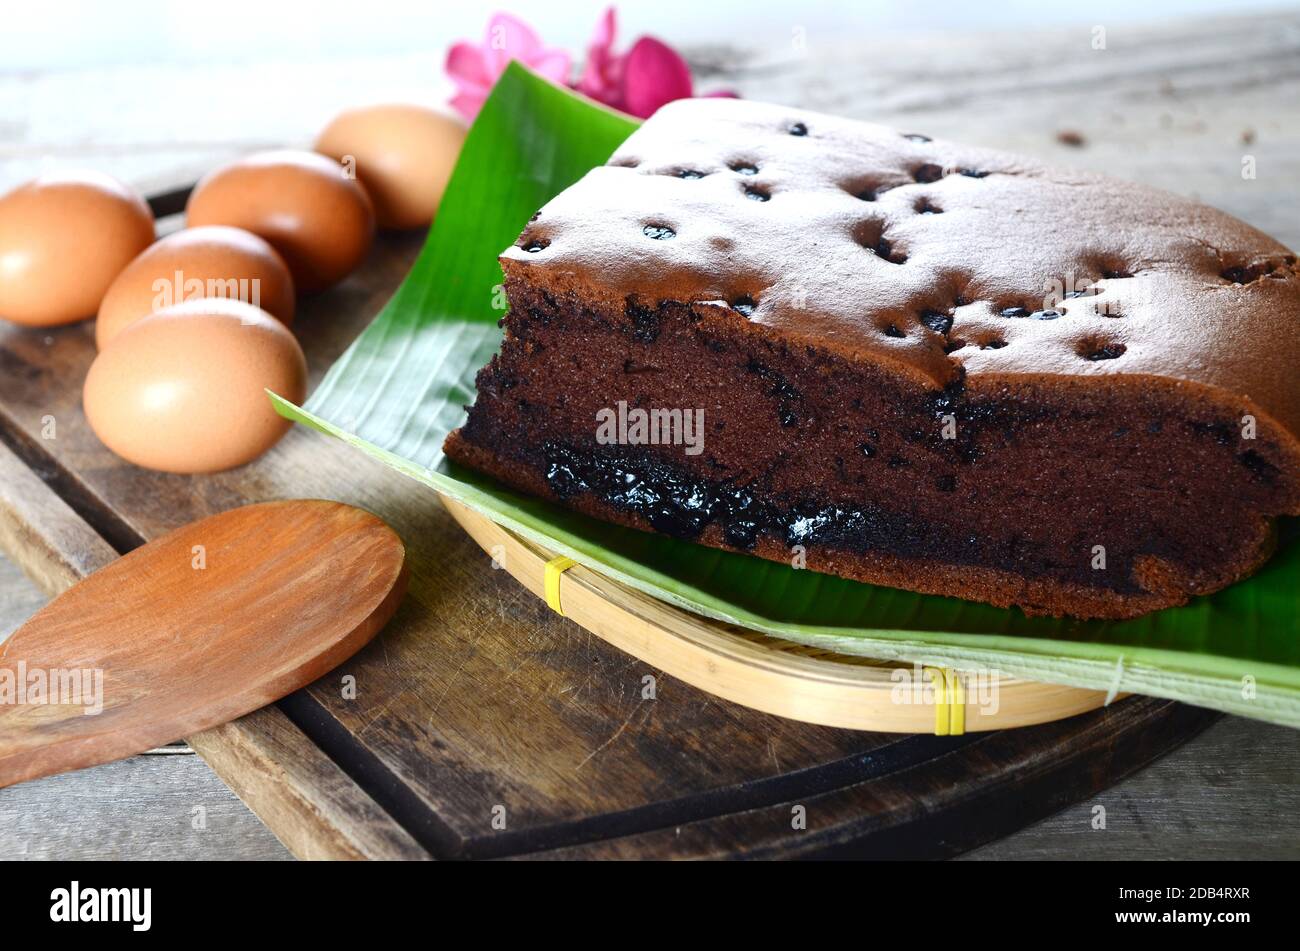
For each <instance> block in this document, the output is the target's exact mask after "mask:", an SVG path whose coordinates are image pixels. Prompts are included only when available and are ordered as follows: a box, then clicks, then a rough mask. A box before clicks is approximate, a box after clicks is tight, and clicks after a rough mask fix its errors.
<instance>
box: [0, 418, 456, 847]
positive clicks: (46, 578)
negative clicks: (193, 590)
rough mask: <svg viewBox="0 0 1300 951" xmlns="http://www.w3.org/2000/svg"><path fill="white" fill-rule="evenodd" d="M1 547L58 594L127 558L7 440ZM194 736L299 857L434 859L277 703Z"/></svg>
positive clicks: (1, 467) (1, 465)
mask: <svg viewBox="0 0 1300 951" xmlns="http://www.w3.org/2000/svg"><path fill="white" fill-rule="evenodd" d="M0 550H3V551H4V552H5V553H6V554H7V555H8V556H9V557H10V558H12V559H13V560H14V561H15V563H16V564H18V566H19V567H20V568H22V569H23V571H24V573H26V574H27V576H28V577H29V578H31V579H32V581H33V582H34V583H35V584H36V585H37V587H39V588H40V589H41V590H42V591H44V592H45V593H46V594H49V595H51V596H54V595H57V594H59V593H61V592H63V591H65V590H67V589H68V588H70V587H71V586H72V585H73V584H75V583H76V582H77V581H79V580H81V578H83V577H85V576H86V575H89V574H91V573H92V572H94V571H96V570H98V569H99V568H102V567H103V566H104V565H107V564H108V563H109V562H111V561H113V560H114V559H116V558H117V557H118V555H117V552H116V551H115V550H114V549H113V547H112V546H111V545H109V544H108V542H106V541H105V540H104V539H103V538H102V537H101V536H100V535H99V534H98V533H97V532H96V531H95V530H94V529H93V528H92V527H91V526H90V525H89V524H87V523H86V522H85V521H84V520H83V519H82V518H81V517H80V516H79V515H78V514H77V513H76V512H74V511H73V510H72V508H71V507H70V506H69V505H68V504H67V503H66V502H65V501H64V500H63V499H61V498H60V497H59V496H58V495H57V494H56V493H55V492H54V491H53V490H52V489H51V488H50V487H49V486H47V485H46V484H45V483H44V482H43V481H42V480H41V479H40V478H39V477H38V476H37V475H36V473H35V472H33V471H32V470H31V469H30V468H29V467H28V466H27V465H26V464H25V463H24V462H23V461H22V460H21V459H20V458H19V457H18V456H17V455H16V454H15V453H14V452H13V451H12V450H10V449H9V448H8V447H7V446H5V445H4V444H3V443H0ZM187 739H188V742H189V743H190V745H191V746H192V747H193V748H194V750H195V751H196V752H197V753H198V754H199V756H201V757H202V758H203V759H204V761H205V762H207V764H208V765H209V766H211V767H212V769H213V771H214V772H215V773H216V774H217V776H218V777H219V778H220V779H221V781H222V782H224V783H225V784H226V785H227V786H229V787H230V788H231V789H232V790H233V791H234V793H235V795H237V796H238V797H239V798H240V799H241V800H243V802H244V803H245V804H246V805H247V806H248V807H249V809H251V810H252V811H253V813H254V814H255V815H256V816H257V817H258V818H259V819H261V820H262V822H264V823H265V824H266V826H267V828H269V829H270V830H271V832H272V833H273V834H274V835H275V837H276V838H277V839H279V840H280V841H281V842H282V843H284V845H285V847H286V848H287V849H288V850H289V851H290V852H291V853H292V854H293V855H294V856H296V857H297V858H300V859H322V858H350V859H351V858H370V859H394V858H410V859H427V858H429V857H430V856H429V853H428V852H427V851H426V850H425V849H424V848H422V847H421V846H420V845H419V844H418V843H417V842H416V841H415V840H414V839H413V838H412V837H411V835H410V834H409V833H408V832H407V831H406V830H405V829H404V828H403V827H402V826H401V825H399V824H398V823H397V822H396V821H395V820H394V819H392V817H390V816H389V815H388V814H387V813H386V812H385V811H384V810H383V809H382V808H381V807H380V806H379V805H378V804H377V803H376V802H375V801H374V799H372V798H371V797H370V796H369V795H368V794H367V793H366V792H365V791H364V790H363V789H362V788H361V787H360V786H359V785H357V784H356V783H355V782H354V781H353V780H352V779H351V778H349V777H348V776H347V775H346V774H345V773H344V772H343V770H342V769H341V768H340V767H339V766H338V764H337V763H335V762H334V761H333V760H332V759H330V758H329V757H328V756H327V755H326V754H325V753H324V752H323V751H322V750H321V749H320V748H319V747H317V746H316V744H315V743H313V742H312V741H311V739H310V738H309V737H307V735H306V734H304V733H303V732H302V731H301V730H299V729H298V728H297V727H296V726H294V725H293V724H292V723H291V722H290V721H289V720H288V718H287V717H285V715H284V714H283V713H282V712H280V711H279V710H278V709H276V708H275V707H267V708H264V709H262V710H259V711H257V712H255V713H252V714H249V715H248V716H245V717H241V718H240V719H238V720H235V721H232V722H231V723H227V724H225V725H223V726H220V727H216V728H214V729H211V730H206V731H204V732H203V733H200V734H197V735H195V736H192V737H188V738H187Z"/></svg>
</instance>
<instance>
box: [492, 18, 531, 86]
mask: <svg viewBox="0 0 1300 951" xmlns="http://www.w3.org/2000/svg"><path fill="white" fill-rule="evenodd" d="M483 47H484V49H485V50H486V51H487V55H488V62H489V63H490V64H491V65H492V67H493V73H492V76H493V78H494V79H495V78H496V77H497V76H500V75H501V73H502V71H504V70H505V68H506V64H507V63H509V62H510V61H511V60H512V59H517V60H519V61H520V62H521V63H527V62H529V61H531V60H532V58H533V57H534V56H536V55H537V54H538V53H540V52H542V40H541V38H540V37H539V36H538V35H537V31H536V30H534V29H533V28H532V27H531V26H529V25H528V24H527V23H525V22H524V21H523V20H520V19H519V18H518V17H513V16H511V15H510V14H509V13H497V14H494V15H493V16H492V19H491V20H489V21H488V28H487V37H486V38H485V39H484V41H483Z"/></svg>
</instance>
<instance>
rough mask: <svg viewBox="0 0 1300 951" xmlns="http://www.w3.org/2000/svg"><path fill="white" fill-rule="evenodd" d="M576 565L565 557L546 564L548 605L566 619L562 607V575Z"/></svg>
mask: <svg viewBox="0 0 1300 951" xmlns="http://www.w3.org/2000/svg"><path fill="white" fill-rule="evenodd" d="M576 564H577V562H576V561H574V560H573V559H572V558H565V557H564V556H563V555H560V556H559V557H558V558H552V559H551V560H550V561H548V562H547V563H546V604H547V606H548V607H550V609H551V610H552V611H554V612H555V613H556V614H558V615H559V616H560V617H564V608H562V607H561V606H560V575H562V574H564V573H565V572H566V571H568V570H569V569H570V568H572V567H573V566H574V565H576Z"/></svg>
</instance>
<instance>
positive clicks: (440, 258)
mask: <svg viewBox="0 0 1300 951" xmlns="http://www.w3.org/2000/svg"><path fill="white" fill-rule="evenodd" d="M634 128H635V123H634V122H633V121H632V120H630V119H628V118H627V117H625V116H622V115H619V114H617V113H614V112H610V111H608V110H606V109H603V108H601V107H599V106H596V105H594V104H592V103H591V102H590V101H588V100H586V99H583V98H581V97H578V96H576V95H573V94H571V93H569V92H567V91H566V90H563V89H560V88H558V87H556V86H554V85H552V84H551V83H549V82H547V81H545V80H543V79H540V78H538V77H536V76H534V75H532V74H531V73H529V72H528V71H527V70H525V69H523V68H522V67H519V66H517V65H512V66H511V67H510V68H509V69H508V70H507V72H506V73H505V74H504V76H502V78H501V80H500V81H499V82H498V83H497V86H496V88H495V89H494V90H493V92H492V94H491V96H490V97H489V99H488V101H487V103H486V105H485V106H484V108H483V111H482V112H481V113H480V115H479V117H478V119H477V121H476V122H475V123H474V126H473V127H472V128H471V130H470V132H469V135H468V137H467V139H466V141H465V145H464V150H463V152H462V154H461V157H460V161H459V163H458V164H457V166H456V170H455V173H454V174H453V176H452V179H451V182H450V185H449V187H448V189H447V194H446V197H445V199H444V201H443V204H442V208H441V210H440V212H439V215H438V220H437V223H436V224H435V226H434V227H433V229H432V231H431V232H430V234H429V238H428V240H427V242H426V244H425V246H424V249H423V251H422V252H421V254H420V256H419V259H418V260H417V261H416V263H415V266H414V267H413V268H412V270H411V273H410V274H409V276H408V277H407V278H406V280H405V282H404V283H403V284H402V286H401V287H400V288H399V290H398V291H397V293H396V294H395V295H394V297H393V299H392V300H391V301H390V302H389V304H388V305H387V306H386V307H385V308H384V309H383V311H382V312H381V313H380V314H379V315H378V316H377V317H376V318H375V320H374V322H373V323H372V324H371V325H370V326H369V327H368V328H367V329H366V331H365V332H364V333H363V334H362V335H361V336H360V337H359V338H358V339H357V340H356V341H355V342H354V343H353V344H352V346H351V348H349V349H348V351H347V352H346V353H345V354H344V355H343V356H342V357H341V358H340V359H339V360H338V362H337V363H336V364H335V365H334V366H333V367H332V368H331V369H330V371H329V373H328V375H327V376H326V377H325V379H324V380H323V381H322V383H321V385H320V387H319V388H318V389H317V390H316V392H315V393H314V394H313V396H312V397H311V399H310V400H309V401H308V403H307V405H306V407H305V408H299V407H296V406H293V405H292V404H289V403H286V402H285V401H283V400H280V399H278V398H274V397H273V399H274V401H275V403H276V406H277V409H278V410H279V411H280V412H281V413H282V414H284V415H285V416H288V417H289V418H291V419H295V420H298V421H300V422H304V423H307V424H309V425H311V426H313V427H315V428H317V429H319V430H321V431H322V432H325V433H328V434H330V435H333V436H336V437H338V438H340V439H343V440H345V441H346V442H348V443H350V444H351V445H353V446H356V447H357V448H358V449H360V450H362V451H363V452H365V453H367V454H369V455H371V456H373V457H375V458H377V459H379V460H381V461H382V462H384V463H386V464H387V465H389V466H391V467H393V468H394V469H397V470H398V471H399V472H402V473H404V474H406V475H408V476H410V477H411V478H413V479H417V480H419V481H420V482H423V483H425V484H427V485H429V486H431V487H433V488H434V489H436V490H437V491H439V492H442V493H445V494H446V495H448V496H451V497H452V498H455V499H457V500H459V501H461V502H463V503H464V504H466V505H468V506H469V507H471V508H473V509H476V510H478V511H480V512H483V513H484V514H486V515H488V516H489V517H491V518H492V519H494V520H495V521H497V522H499V523H501V524H503V525H505V526H507V527H509V528H510V529H513V530H514V531H516V532H518V533H519V534H521V535H523V536H526V537H528V538H530V539H532V540H534V541H536V542H538V543H540V544H542V545H545V546H546V547H548V548H550V549H552V550H554V551H556V552H560V553H563V554H566V555H569V556H570V557H572V558H575V559H577V560H578V561H579V562H580V563H582V564H585V565H588V566H590V567H592V568H595V569H597V570H599V571H601V572H603V573H604V574H606V575H608V576H610V577H613V578H616V579H618V580H620V581H623V582H625V583H627V584H629V585H631V586H633V587H635V588H638V589H640V590H642V591H645V592H647V593H648V594H651V595H653V596H655V597H658V598H661V599H663V600H665V601H669V602H672V603H674V604H677V605H680V606H682V607H684V608H687V609H689V610H691V611H695V612H698V613H700V614H704V615H708V616H710V617H715V618H720V619H723V620H726V621H730V622H733V623H736V624H740V625H744V626H746V627H749V628H754V629H757V630H760V631H764V632H767V633H770V634H774V635H777V636H780V637H784V638H787V639H789V640H793V641H798V642H802V643H808V644H814V645H817V646H820V647H826V648H830V649H832V650H835V651H840V652H845V653H852V654H861V655H867V656H871V657H877V658H882V659H886V660H898V661H905V662H915V663H923V664H936V665H948V666H953V667H962V668H967V669H995V670H998V671H1001V672H1002V673H1004V674H1008V675H1012V676H1020V677H1025V678H1029V679H1034V680H1041V681H1048V682H1054V683H1062V684H1070V685H1075V686H1081V687H1092V688H1097V689H1102V690H1118V691H1132V692H1136V693H1144V694H1151V695H1155V696H1161V697H1169V698H1174V699H1179V700H1184V701H1187V702H1190V703H1194V704H1198V705H1201V706H1206V707H1213V708H1216V709H1219V710H1225V711H1230V712H1233V713H1238V714H1242V715H1245V716H1249V717H1256V718H1259V719H1262V720H1270V721H1274V722H1277V723H1285V724H1289V725H1291V726H1300V611H1298V610H1297V592H1298V591H1300V544H1297V534H1300V533H1297V531H1296V523H1295V522H1294V521H1291V522H1287V523H1284V524H1283V527H1282V534H1283V539H1282V544H1281V546H1280V550H1279V552H1278V554H1277V555H1276V556H1275V557H1274V558H1273V559H1272V561H1271V562H1269V563H1268V564H1267V565H1266V566H1265V567H1264V569H1263V570H1262V571H1260V572H1259V573H1258V574H1256V575H1255V576H1254V577H1252V578H1250V579H1248V580H1247V581H1244V582H1242V583H1240V584H1237V585H1234V586H1232V587H1231V588H1229V589H1227V590H1225V591H1222V592H1220V593H1219V594H1217V595H1214V596H1213V597H1208V598H1200V599H1197V600H1196V601H1194V602H1193V603H1191V604H1189V605H1187V606H1186V607H1183V608H1177V609H1171V610H1167V611H1161V612H1159V613H1156V614H1151V615H1148V616H1146V617H1142V618H1138V619H1135V620H1131V621H1124V622H1118V623H1115V622H1112V623H1101V622H1081V621H1076V620H1071V619H1061V618H1027V617H1025V616H1024V615H1023V614H1022V613H1021V612H1019V611H1015V610H1001V609H997V608H993V607H989V606H987V605H983V604H974V603H970V602H965V601H960V600H956V599H952V598H943V597H933V596H922V595H918V594H913V593H910V592H907V591H899V590H894V589H891V588H883V587H874V586H871V585H865V584H860V583H857V582H852V581H846V580H844V579H841V578H835V577H831V576H828V575H822V574H817V573H815V572H811V571H806V570H804V571H799V570H795V569H793V568H791V567H789V566H787V565H783V564H775V563H772V562H768V561H763V560H761V559H757V558H752V557H749V556H747V555H740V554H731V553H727V552H721V551H717V550H714V549H711V548H705V547H703V546H698V545H694V544H691V543H688V542H683V541H678V540H674V539H671V538H664V537H660V536H656V535H650V534H646V533H642V532H636V531H631V530H629V529H625V528H619V527H617V526H613V525H607V524H605V523H602V522H598V521H595V520H592V519H588V518H586V517H583V516H581V515H576V514H574V513H571V512H567V511H565V510H563V509H561V508H559V507H557V506H553V505H550V504H548V503H546V502H542V501H539V500H537V499H533V498H528V497H525V496H522V495H519V494H516V493H514V492H511V491H509V490H507V489H504V488H502V487H501V486H499V485H497V484H495V483H494V482H492V481H491V480H490V479H488V478H486V477H484V476H481V475H478V474H476V473H474V472H469V471H466V470H464V469H463V468H460V467H458V466H455V465H452V464H451V463H449V462H448V460H446V459H445V458H444V457H443V454H442V442H443V438H444V437H445V436H446V435H447V433H448V432H449V431H450V430H451V429H453V428H454V427H455V426H456V425H458V424H459V422H460V421H461V419H462V418H463V415H464V411H463V407H464V406H465V405H467V404H469V403H471V402H473V398H474V375H475V372H476V371H477V370H478V368H479V367H481V366H482V365H483V364H484V363H486V362H487V360H488V359H489V358H490V357H491V355H492V354H493V352H494V351H495V350H496V348H497V346H498V344H499V341H500V333H501V332H500V330H499V329H498V327H497V320H498V319H499V318H500V316H501V314H502V311H503V309H504V306H505V305H504V299H503V295H502V294H501V291H500V283H501V271H500V267H499V265H498V264H497V255H498V253H500V251H501V250H502V249H503V248H504V247H506V246H507V245H509V244H510V243H511V242H512V241H514V240H515V238H516V237H517V236H518V234H519V232H520V231H521V230H522V228H523V226H524V224H525V223H526V222H527V220H528V218H529V216H530V215H531V214H532V213H533V212H534V211H536V210H537V209H538V208H540V207H541V206H542V205H543V204H545V203H546V201H547V200H548V199H549V198H551V197H552V196H553V195H555V194H556V193H558V192H560V191H561V190H563V189H564V188H566V187H567V186H568V185H569V184H571V183H572V182H574V181H576V180H577V179H578V178H580V177H581V176H582V175H583V173H585V172H586V171H587V170H588V169H589V168H591V167H592V166H595V165H598V164H601V163H603V162H604V161H605V160H606V159H607V158H608V156H609V154H610V153H611V152H612V151H613V150H614V148H615V147H616V146H617V145H618V144H619V143H620V142H621V141H622V140H623V139H624V138H626V137H627V135H628V134H629V133H630V132H631V131H632V130H633V129H634Z"/></svg>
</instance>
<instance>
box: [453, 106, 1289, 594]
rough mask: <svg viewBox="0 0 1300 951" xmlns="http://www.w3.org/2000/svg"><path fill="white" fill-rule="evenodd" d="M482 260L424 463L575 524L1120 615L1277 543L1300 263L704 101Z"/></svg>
mask: <svg viewBox="0 0 1300 951" xmlns="http://www.w3.org/2000/svg"><path fill="white" fill-rule="evenodd" d="M501 260H502V263H503V265H504V268H505V273H506V289H507V293H508V295H509V299H510V306H511V309H510V313H509V315H508V316H507V317H506V319H505V331H506V332H505V340H504V343H503V344H502V349H501V352H500V354H498V355H497V356H496V357H494V358H493V359H492V362H491V363H490V364H489V365H488V366H487V367H485V368H484V369H483V370H482V371H481V372H480V373H479V376H478V399H477V402H476V403H475V405H474V406H473V408H472V409H471V410H470V413H469V419H468V421H467V422H466V423H465V425H464V427H463V428H461V429H459V430H457V431H456V432H454V433H452V434H451V436H450V437H449V438H448V440H447V444H446V451H447V454H448V455H449V456H450V457H451V458H452V459H454V460H456V461H458V462H461V463H463V464H465V465H467V466H471V467H474V468H476V469H479V470H482V471H484V472H487V473H490V474H491V475H493V476H495V477H497V478H499V479H500V480H502V481H503V482H505V483H507V484H509V485H511V486H513V487H515V488H517V489H520V490H522V491H524V492H529V493H533V494H536V495H540V496H544V497H545V498H548V499H551V500H554V501H556V502H559V503H562V504H564V505H567V506H570V507H572V508H574V509H577V510H579V511H581V512H585V513H587V514H589V515H593V516H595V517H597V518H602V519H607V520H610V521H614V522H618V523H621V524H624V525H629V526H632V527H634V528H640V529H647V530H652V531H659V532H665V533H668V534H671V535H675V536H677V537H680V538H685V539H691V540H694V541H697V542H701V543H703V544H706V545H713V546H717V547H720V548H728V549H734V550H736V551H742V552H750V553H752V554H755V555H758V556H761V557H764V558H770V559H773V560H777V561H786V562H792V563H794V564H796V565H799V566H803V565H806V567H808V568H810V569H813V570H818V571H826V572H831V573H834V574H837V575H843V576H845V577H849V578H857V579H860V580H862V581H868V582H872V583H876V584H884V585H893V586H895V587H900V588H906V589H909V590H912V591H922V592H929V593H935V594H946V595H955V596H957V597H962V598H969V599H973V600H978V601H987V602H991V603H993V604H996V605H1001V606H1009V605H1018V606H1019V607H1021V608H1023V609H1024V610H1025V611H1026V612H1028V613H1034V614H1038V613H1051V614H1071V615H1076V616H1081V617H1111V618H1120V617H1130V616H1133V615H1137V614H1141V613H1143V612H1146V611H1151V610H1154V609H1157V608H1162V607H1166V606H1169V605H1175V604H1181V603H1183V602H1185V601H1186V600H1187V599H1188V597H1189V596H1191V595H1195V594H1204V593H1207V592H1212V591H1215V590H1217V589H1219V588H1222V587H1223V586H1224V585H1227V584H1230V583H1231V582H1233V581H1235V580H1237V579H1239V578H1241V577H1243V576H1244V575H1246V574H1248V573H1249V572H1251V571H1253V570H1254V569H1255V568H1257V567H1258V566H1259V565H1260V564H1261V563H1262V562H1263V561H1264V560H1265V559H1266V558H1267V557H1268V555H1269V553H1270V550H1271V546H1272V544H1273V537H1274V535H1273V527H1272V526H1273V519H1274V517H1275V516H1278V515H1282V514H1296V513H1300V441H1298V440H1297V434H1298V433H1300V382H1298V381H1300V375H1298V373H1300V273H1297V267H1296V257H1295V255H1294V254H1292V253H1291V252H1290V251H1288V250H1287V248H1285V247H1283V246H1282V245H1280V244H1278V243H1277V242H1276V241H1273V240H1271V239H1270V238H1268V237H1266V236H1265V235H1263V234H1261V233H1260V232H1258V231H1256V230H1254V229H1253V228H1250V227H1249V226H1247V225H1245V224H1243V223H1242V222H1240V221H1237V220H1235V219H1233V218H1231V217H1229V216H1228V215H1225V214H1223V213H1221V212H1218V211H1215V210H1213V209H1211V208H1207V207H1205V206H1203V205H1198V204H1195V203H1193V202H1191V201H1187V200H1184V199H1181V198H1178V197H1175V196H1173V195H1168V194H1165V193H1162V192H1158V191H1154V190H1152V189H1149V188H1144V187H1139V186H1137V185H1132V184H1128V183H1125V182H1120V181H1114V180H1110V179H1106V178H1102V177H1099V176H1096V175H1092V174H1085V173H1082V172H1077V171H1065V170H1059V169H1052V168H1048V167H1045V166H1043V165H1041V164H1039V163H1037V162H1035V161H1033V160H1030V159H1026V158H1020V157H1017V156H1013V155H1007V154H1003V153H999V152H992V151H987V150H984V149H977V148H966V147H962V146H959V145H954V144H952V143H948V142H942V141H939V140H931V139H929V138H927V137H925V136H922V135H908V134H901V133H898V132H895V131H893V130H890V129H886V128H882V127H880V126H874V125H867V124H863V123H858V122H851V121H847V120H843V119H836V118H832V117H828V116H821V115H814V114H809V113H804V112H801V111H799V110H796V109H787V108H782V107H777V106H768V105H761V104H758V103H753V102H742V101H728V100H714V99H697V100H689V101H683V102H676V103H673V104H672V105H669V106H666V107H665V108H663V109H662V110H660V111H659V113H658V114H657V115H655V117H654V118H653V119H651V120H650V121H648V122H647V123H646V124H645V125H644V126H643V127H642V128H641V129H640V130H638V131H637V132H636V133H635V134H633V135H632V137H631V138H629V139H628V140H627V142H626V143H625V144H624V145H623V147H621V148H620V149H619V150H618V152H617V153H616V154H615V155H614V156H613V158H612V159H611V160H610V162H609V164H608V165H607V166H605V167H602V168H597V169H594V170H592V171H591V172H590V173H588V174H587V176H586V177H584V178H583V179H582V180H581V181H580V182H578V183H577V184H576V185H574V186H573V187H571V188H569V189H568V190H567V191H565V192H564V193H563V194H561V195H559V196H557V197H556V198H555V199H554V200H553V201H551V202H550V203H549V204H548V205H547V206H546V207H545V208H543V209H542V211H541V212H540V213H539V214H538V215H536V216H535V217H534V218H533V220H532V221H531V222H530V223H529V224H528V226H527V228H526V229H525V230H524V233H523V235H522V236H521V237H520V239H519V241H518V243H517V244H516V245H515V246H514V247H511V248H509V249H507V250H506V252H505V253H504V254H503V256H502V258H501Z"/></svg>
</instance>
